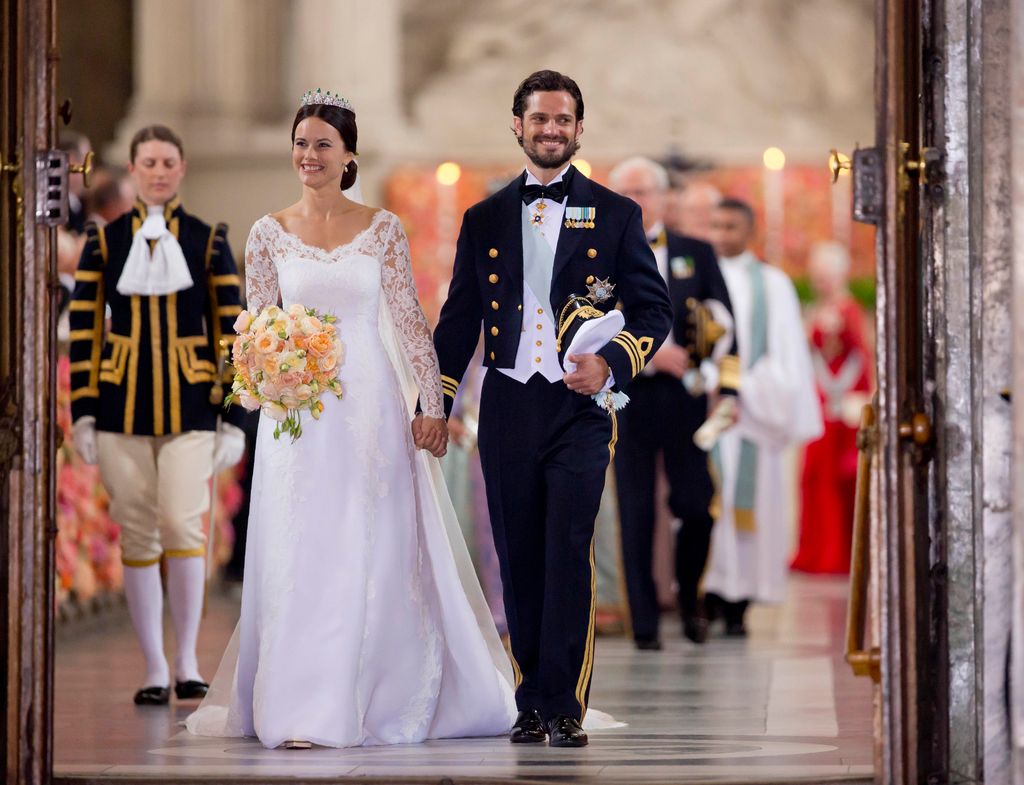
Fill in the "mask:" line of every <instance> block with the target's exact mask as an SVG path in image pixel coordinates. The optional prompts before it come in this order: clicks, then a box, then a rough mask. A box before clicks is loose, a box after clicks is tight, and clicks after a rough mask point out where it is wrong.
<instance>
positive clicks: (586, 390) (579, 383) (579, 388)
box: [562, 354, 611, 395]
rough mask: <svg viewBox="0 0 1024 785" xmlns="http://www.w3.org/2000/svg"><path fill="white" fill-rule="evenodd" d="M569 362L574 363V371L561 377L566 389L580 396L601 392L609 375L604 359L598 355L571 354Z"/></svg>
mask: <svg viewBox="0 0 1024 785" xmlns="http://www.w3.org/2000/svg"><path fill="white" fill-rule="evenodd" d="M569 362H574V363H576V370H575V371H573V372H572V373H567V374H566V375H565V376H563V377H562V381H564V382H565V386H566V387H568V388H569V389H570V390H572V391H573V392H578V393H579V394H580V395H593V394H594V393H597V392H601V388H602V387H604V383H605V382H606V381H608V374H610V373H611V371H610V370H609V368H608V363H607V362H605V359H604V357H602V356H601V355H599V354H572V355H569Z"/></svg>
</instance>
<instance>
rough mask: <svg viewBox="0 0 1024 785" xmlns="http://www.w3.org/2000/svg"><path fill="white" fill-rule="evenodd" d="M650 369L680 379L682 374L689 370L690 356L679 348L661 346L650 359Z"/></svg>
mask: <svg viewBox="0 0 1024 785" xmlns="http://www.w3.org/2000/svg"><path fill="white" fill-rule="evenodd" d="M651 367H653V368H654V370H656V371H661V373H667V374H668V375H669V376H673V377H675V378H676V379H682V378H683V374H685V373H686V371H687V370H689V368H690V354H689V352H687V351H686V349H684V348H683V347H681V346H672V345H664V344H663V345H662V347H661V348H660V349H658V351H656V352H655V353H654V356H653V357H652V358H651Z"/></svg>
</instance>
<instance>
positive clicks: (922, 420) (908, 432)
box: [898, 412, 932, 447]
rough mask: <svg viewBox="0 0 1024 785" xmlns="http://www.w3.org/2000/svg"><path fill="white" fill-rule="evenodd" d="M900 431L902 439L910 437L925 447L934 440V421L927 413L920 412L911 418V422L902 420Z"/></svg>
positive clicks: (915, 442)
mask: <svg viewBox="0 0 1024 785" xmlns="http://www.w3.org/2000/svg"><path fill="white" fill-rule="evenodd" d="M898 432H899V435H900V438H901V439H904V440H906V439H909V440H911V441H913V442H914V444H916V445H918V446H920V447H924V446H925V445H926V444H928V442H930V441H931V440H932V421H931V420H929V419H928V415H927V414H923V413H921V412H918V413H917V414H915V415H914V416H913V417H911V418H910V422H901V423H900V427H899V430H898Z"/></svg>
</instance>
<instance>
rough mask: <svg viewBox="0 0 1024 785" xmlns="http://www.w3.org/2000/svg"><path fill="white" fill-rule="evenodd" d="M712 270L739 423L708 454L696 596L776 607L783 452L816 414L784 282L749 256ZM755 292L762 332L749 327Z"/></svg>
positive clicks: (805, 353)
mask: <svg viewBox="0 0 1024 785" xmlns="http://www.w3.org/2000/svg"><path fill="white" fill-rule="evenodd" d="M720 264H721V266H722V273H723V275H724V276H725V283H726V286H727V287H728V289H729V297H730V298H731V300H732V307H733V314H734V317H735V324H736V331H737V341H738V345H739V353H740V362H741V368H742V374H741V383H740V393H739V420H738V422H737V423H736V425H735V426H733V427H732V428H731V429H729V430H727V431H726V432H725V433H724V434H723V435H722V437H721V438H720V440H719V442H718V446H717V448H716V449H717V455H714V459H715V460H714V463H715V464H717V467H718V472H719V477H718V481H719V489H718V495H717V498H716V501H717V505H716V506H717V509H716V510H713V511H712V512H713V514H714V513H716V512H717V519H716V521H715V526H714V529H713V530H712V541H711V557H710V559H709V562H708V568H707V572H706V574H705V576H704V590H705V592H707V593H710V594H717V595H718V596H720V597H722V598H723V599H725V600H726V601H728V602H740V601H742V600H751V601H754V602H781V601H782V599H783V597H784V593H785V584H786V571H787V564H788V558H789V546H790V536H789V520H790V515H791V511H790V509H789V503H790V494H789V493H788V492H787V484H786V479H785V476H784V468H783V452H784V450H785V449H786V448H787V447H789V446H791V445H794V444H798V443H803V442H806V441H809V440H812V439H816V438H818V437H819V436H820V435H821V433H822V430H823V424H822V418H821V407H820V404H819V402H818V396H817V393H816V392H815V387H814V371H813V367H812V364H811V356H810V350H809V349H808V346H807V340H806V337H805V335H804V329H803V325H802V323H801V318H800V304H799V301H798V300H797V296H796V290H795V289H794V288H793V284H792V282H791V281H790V280H789V277H788V276H787V275H786V274H785V273H784V272H782V271H781V270H779V269H777V268H774V267H771V266H769V265H767V264H764V263H763V262H761V261H760V260H758V259H757V257H755V256H754V255H753V254H752V253H750V252H749V251H746V252H744V253H742V254H741V255H739V256H735V257H731V258H729V257H723V258H721V259H720ZM759 289H760V291H763V300H761V301H760V302H761V305H762V307H763V311H761V314H762V316H761V318H760V321H761V326H762V327H763V328H764V329H763V333H762V332H761V330H759V329H758V328H757V324H756V322H757V321H759V320H758V318H757V307H758V290H759ZM744 441H746V442H747V443H748V444H747V446H746V447H744V446H743V443H744ZM743 453H745V454H746V455H745V456H742V455H741V454H743Z"/></svg>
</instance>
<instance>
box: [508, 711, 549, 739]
mask: <svg viewBox="0 0 1024 785" xmlns="http://www.w3.org/2000/svg"><path fill="white" fill-rule="evenodd" d="M547 737H548V734H547V731H546V730H545V729H544V720H542V719H541V717H540V712H539V711H536V710H534V709H526V710H525V711H521V712H519V716H517V717H516V724H515V725H513V726H512V731H511V732H510V733H509V734H508V740H509V741H510V742H512V743H513V744H537V743H539V742H542V741H544V740H545V739H546V738H547Z"/></svg>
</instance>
